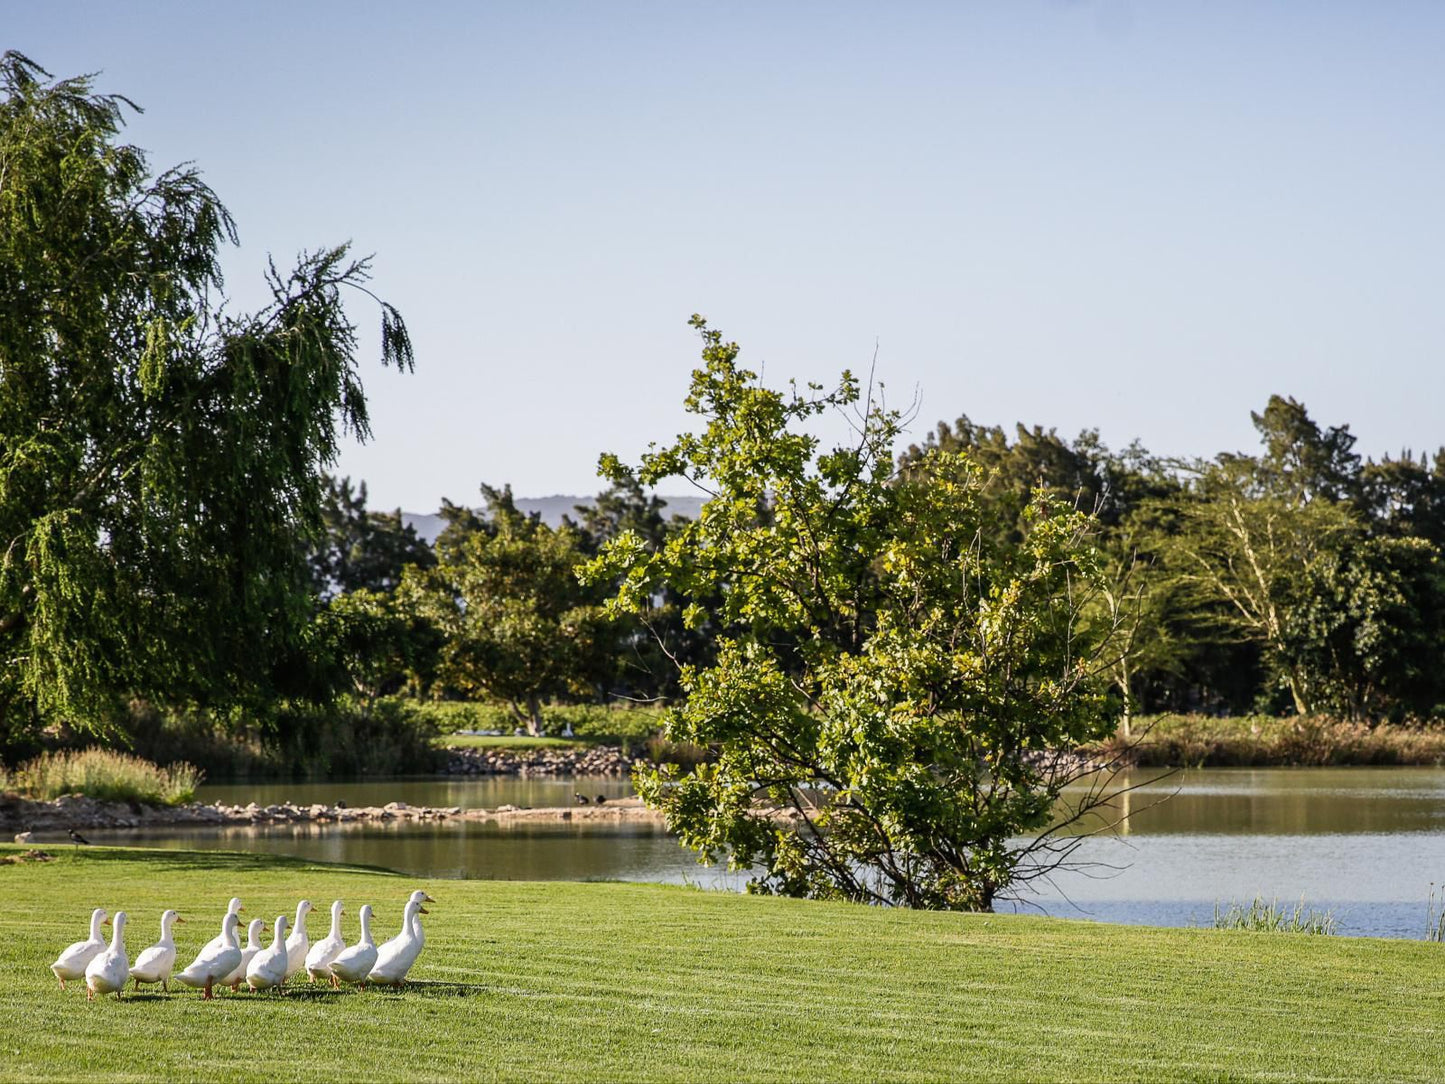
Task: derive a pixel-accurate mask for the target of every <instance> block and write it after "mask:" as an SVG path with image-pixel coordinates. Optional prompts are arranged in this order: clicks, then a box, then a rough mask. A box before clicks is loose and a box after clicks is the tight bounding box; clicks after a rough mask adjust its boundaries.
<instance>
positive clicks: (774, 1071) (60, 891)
mask: <svg viewBox="0 0 1445 1084" xmlns="http://www.w3.org/2000/svg"><path fill="white" fill-rule="evenodd" d="M19 850H21V848H17V847H3V848H0V858H3V857H4V856H5V855H6V854H13V853H17V852H18V851H19ZM52 853H56V854H57V856H58V860H57V861H55V862H49V863H44V864H37V863H26V864H20V865H0V1078H3V1079H6V1080H19V1079H77V1078H82V1077H84V1078H87V1079H96V1080H100V1079H104V1080H133V1079H134V1080H141V1079H165V1080H180V1079H206V1080H231V1079H264V1080H268V1081H278V1080H330V1081H337V1080H353V1079H376V1080H394V1079H395V1080H400V1079H504V1080H526V1079H544V1080H560V1081H567V1082H574V1081H584V1080H606V1081H624V1080H679V1079H685V1080H694V1079H722V1080H732V1079H762V1080H839V1079H851V1080H875V1079H912V1080H937V1079H942V1078H949V1079H961V1078H971V1079H990V1080H992V1079H1028V1080H1035V1079H1069V1080H1096V1079H1141V1078H1148V1079H1196V1080H1237V1079H1268V1080H1311V1079H1336V1080H1362V1079H1392V1080H1404V1079H1413V1080H1439V1079H1442V1078H1445V1043H1442V1031H1445V952H1442V949H1441V947H1440V946H1438V945H1432V944H1426V943H1423V942H1400V941H1384V940H1367V939H1344V938H1330V937H1299V936H1286V935H1278V934H1274V935H1271V934H1247V933H1230V932H1222V931H1214V930H1165V929H1152V928H1142V927H1127V926H1110V925H1103V924H1095V923H1088V922H1079V921H1066V920H1054V919H1043V918H1035V917H1018V916H975V915H946V914H921V913H910V912H905V911H884V910H876V909H868V908H862V907H855V906H848V905H833V904H820V903H807V902H801V901H794V900H775V899H763V898H756V897H745V896H737V895H727V894H713V893H706V892H699V891H695V890H689V889H684V888H672V887H663V886H653V885H628V884H567V883H519V882H503V881H433V882H429V883H424V884H419V883H418V882H417V881H416V880H415V879H414V878H409V877H402V876H399V875H396V874H391V873H387V872H384V871H378V870H370V869H357V868H348V867H342V866H320V865H314V864H307V863H305V862H302V861H298V860H289V859H284V858H271V857H264V856H252V855H230V854H220V853H210V852H207V853H188V852H176V851H146V850H138V849H121V848H115V849H110V848H100V847H94V848H82V849H73V848H68V847H67V848H56V849H52ZM415 887H425V888H426V889H428V890H429V891H430V892H431V893H432V895H434V896H435V897H436V898H437V900H438V902H437V903H436V904H435V905H434V906H432V908H431V915H430V916H429V921H428V924H427V948H426V951H425V952H424V953H423V955H422V957H421V960H420V962H419V963H418V964H417V967H416V969H415V971H414V972H413V977H414V978H415V979H416V980H418V981H417V982H416V983H415V984H414V985H413V986H412V987H411V988H409V989H407V990H406V991H404V992H402V993H399V994H397V993H388V992H382V991H376V990H371V991H366V992H354V991H350V990H348V991H344V992H340V993H336V992H332V991H330V990H329V989H312V988H309V987H306V986H304V985H303V986H302V987H299V988H297V989H295V990H293V991H292V992H291V993H290V994H288V995H287V996H285V997H271V996H254V995H244V994H243V995H240V996H235V997H233V996H230V995H229V994H225V995H222V996H221V997H220V998H219V999H218V1000H217V1001H215V1002H212V1003H203V1002H202V1001H201V999H200V996H199V994H197V993H195V992H192V991H186V992H183V993H181V992H175V991H174V990H173V992H172V993H171V994H169V995H162V994H160V993H155V994H149V993H148V994H144V995H141V996H129V995H128V996H127V997H126V998H125V1000H123V1001H116V1000H115V999H114V998H106V999H104V1000H99V999H98V1000H97V1001H96V1002H95V1003H94V1004H87V1003H86V1001H85V994H84V991H83V989H81V988H80V986H79V985H78V984H71V987H70V989H69V990H67V991H65V992H64V993H62V992H61V991H60V990H59V989H57V985H56V983H55V980H54V979H53V978H52V977H51V975H50V972H49V971H48V965H49V964H50V962H51V960H52V959H53V958H54V957H55V955H56V953H57V952H58V951H59V949H61V948H63V947H64V946H65V945H67V944H69V943H70V942H71V941H74V940H77V939H79V938H81V937H83V936H84V933H85V927H86V922H87V919H88V916H89V913H90V909H91V908H92V907H94V906H106V907H108V908H110V909H111V910H112V911H115V910H122V909H123V910H125V911H127V912H128V913H129V915H130V918H131V924H130V926H129V928H128V933H130V934H131V936H130V937H128V938H127V941H128V945H129V947H130V950H131V955H132V956H134V955H135V954H136V953H138V952H139V951H140V949H142V948H144V947H145V946H146V945H147V944H149V943H150V942H151V941H152V940H154V938H155V932H156V931H155V928H156V926H157V922H158V917H159V913H160V911H161V910H162V909H163V908H164V907H175V908H177V909H178V910H180V912H181V913H182V914H183V915H184V916H185V917H187V918H188V919H189V920H190V922H189V924H188V925H186V926H181V927H178V930H179V931H181V932H182V938H181V941H180V945H181V957H182V961H181V966H184V963H185V962H187V961H188V960H189V958H190V955H191V954H192V953H193V952H194V951H195V949H196V948H198V947H199V945H200V944H201V943H202V942H203V941H205V940H206V939H208V938H210V937H211V936H212V934H213V933H214V932H215V929H213V927H215V928H219V924H220V917H221V912H222V909H223V908H224V906H225V902H226V900H227V898H229V897H230V896H231V895H239V896H241V897H242V899H243V900H244V901H245V904H246V914H247V917H251V916H261V917H265V918H267V919H274V917H275V915H276V914H277V913H278V912H280V911H283V910H285V911H288V912H289V911H291V910H293V909H294V907H295V903H296V900H297V898H298V897H300V896H303V895H304V896H306V897H308V898H310V899H311V900H312V901H313V902H315V903H316V904H317V906H318V911H324V910H325V909H326V907H327V905H328V904H329V903H330V901H331V900H332V899H333V898H336V897H341V898H342V899H344V900H345V901H346V903H347V908H348V912H349V913H348V916H347V919H346V922H347V926H346V932H347V935H348V938H351V937H353V936H354V933H355V929H356V927H355V909H356V908H357V907H359V906H360V905H361V904H362V903H364V902H370V903H372V904H373V905H374V906H375V907H376V909H377V913H378V916H379V923H378V924H379V926H380V928H381V932H382V935H383V936H390V934H391V933H392V932H394V930H395V928H396V925H397V923H398V922H399V919H400V915H401V905H402V901H403V900H404V898H405V897H406V895H407V894H408V893H409V892H410V891H411V890H412V889H413V888H415ZM324 925H325V917H324V915H322V914H318V915H316V916H314V920H313V922H312V924H311V932H312V936H313V937H319V936H324V934H325V928H324Z"/></svg>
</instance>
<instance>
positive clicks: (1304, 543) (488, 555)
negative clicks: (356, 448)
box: [311, 396, 1445, 726]
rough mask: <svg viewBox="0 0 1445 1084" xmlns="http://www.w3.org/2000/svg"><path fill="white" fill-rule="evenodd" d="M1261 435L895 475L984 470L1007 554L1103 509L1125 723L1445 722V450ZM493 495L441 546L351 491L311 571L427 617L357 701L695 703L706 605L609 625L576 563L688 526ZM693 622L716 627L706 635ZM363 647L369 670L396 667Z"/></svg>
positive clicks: (1033, 443)
mask: <svg viewBox="0 0 1445 1084" xmlns="http://www.w3.org/2000/svg"><path fill="white" fill-rule="evenodd" d="M1253 420H1254V424H1255V427H1256V429H1257V430H1258V432H1259V435H1260V446H1259V448H1258V450H1256V451H1255V452H1254V453H1252V454H1247V453H1240V452H1227V453H1220V454H1218V455H1216V456H1214V457H1213V458H1209V459H1202V458H1201V459H1192V460H1165V459H1161V458H1159V457H1156V456H1153V455H1151V454H1149V453H1148V452H1147V451H1146V450H1145V449H1144V448H1142V447H1140V446H1139V445H1138V444H1137V443H1136V444H1133V445H1130V446H1129V447H1127V448H1125V449H1124V450H1123V451H1120V452H1115V451H1112V450H1110V449H1109V448H1108V447H1107V446H1106V445H1105V444H1104V443H1103V442H1102V441H1101V440H1100V438H1099V434H1098V433H1097V432H1096V431H1092V430H1090V431H1086V432H1084V433H1082V434H1080V435H1079V436H1078V437H1077V438H1075V439H1073V440H1069V439H1067V438H1064V437H1061V436H1060V435H1059V434H1058V433H1057V432H1055V431H1054V430H1052V429H1048V430H1046V429H1042V428H1039V427H1033V428H1028V427H1025V426H1022V425H1020V426H1018V427H1017V428H1016V429H1015V431H1014V432H1013V433H1012V434H1010V433H1008V432H1006V431H1005V430H1003V429H1002V428H999V427H994V426H984V425H979V424H977V423H975V422H973V421H971V420H970V419H969V418H968V417H966V416H964V417H960V418H958V419H957V420H956V421H954V422H952V423H949V422H941V423H939V425H938V426H937V428H936V429H935V430H934V431H933V432H932V433H930V434H929V435H928V437H927V438H926V439H925V440H924V441H922V442H920V443H917V444H914V445H912V446H910V447H909V448H907V449H906V450H905V451H903V452H902V453H901V454H900V455H899V456H898V458H897V463H896V474H895V478H894V483H895V484H898V483H899V482H900V481H901V480H904V479H907V478H909V477H910V476H911V475H913V474H915V473H917V472H919V471H920V470H921V469H922V464H923V463H924V462H925V461H926V460H927V457H928V456H929V455H930V454H931V453H934V452H940V451H942V452H950V453H953V452H957V453H962V454H963V455H965V456H966V457H967V458H968V459H969V461H970V462H972V463H973V464H974V465H975V466H976V467H977V468H978V470H979V472H980V477H981V479H982V484H981V489H980V501H981V503H982V506H983V514H982V516H981V522H982V524H983V525H984V526H983V528H982V530H984V531H986V532H988V533H989V534H990V536H991V537H989V538H988V539H987V542H988V544H989V545H990V546H991V547H994V548H996V549H1018V548H1019V547H1021V546H1024V545H1025V544H1026V542H1027V540H1028V538H1029V536H1030V534H1031V532H1032V531H1034V530H1036V527H1037V525H1036V523H1035V522H1034V521H1033V520H1032V519H1031V511H1030V510H1031V508H1032V507H1033V501H1034V500H1035V498H1036V496H1037V495H1038V493H1039V492H1040V491H1042V492H1045V493H1047V494H1049V495H1050V496H1051V497H1053V498H1056V499H1060V500H1063V501H1065V502H1066V503H1067V504H1068V505H1070V506H1071V507H1073V508H1076V509H1078V510H1079V511H1081V512H1084V513H1086V514H1088V515H1089V516H1090V518H1091V522H1092V525H1093V538H1094V543H1095V544H1096V546H1097V547H1098V549H1099V552H1100V553H1101V555H1102V556H1103V558H1104V562H1105V569H1106V572H1107V577H1108V589H1107V590H1105V591H1102V592H1101V593H1100V596H1099V598H1098V599H1097V600H1096V602H1095V603H1094V605H1095V608H1096V612H1095V613H1093V614H1092V615H1091V619H1092V620H1095V621H1096V622H1100V623H1104V622H1112V623H1114V624H1117V625H1119V626H1120V627H1122V628H1125V629H1127V630H1128V637H1129V639H1128V644H1127V647H1128V650H1127V651H1121V652H1119V654H1118V657H1117V658H1116V659H1115V660H1114V661H1113V663H1112V666H1111V669H1110V681H1111V683H1112V687H1113V693H1114V697H1115V699H1116V701H1117V706H1118V710H1119V713H1120V715H1121V717H1122V718H1123V719H1124V720H1125V725H1126V726H1127V723H1128V719H1129V718H1130V717H1131V716H1132V715H1133V714H1135V713H1157V712H1204V713H1209V714H1233V713H1244V712H1251V711H1263V712H1269V713H1287V712H1300V713H1326V714H1332V715H1336V716H1341V717H1347V718H1351V719H1360V720H1365V721H1371V722H1373V721H1379V720H1385V719H1390V720H1397V721H1398V720H1416V721H1423V720H1426V719H1430V718H1434V717H1437V716H1439V715H1440V714H1441V712H1442V711H1445V566H1442V563H1441V559H1440V555H1441V552H1442V546H1445V450H1442V451H1440V452H1438V453H1436V455H1435V456H1434V458H1433V459H1430V458H1427V457H1424V456H1415V455H1411V454H1408V453H1406V454H1402V455H1401V456H1399V457H1387V458H1384V459H1381V460H1379V461H1375V460H1369V459H1364V458H1362V457H1361V456H1360V455H1358V454H1357V453H1356V452H1355V451H1354V443H1355V438H1354V436H1353V435H1352V434H1351V433H1350V431H1349V428H1348V426H1345V425H1340V426H1331V427H1321V426H1320V425H1319V424H1318V423H1317V422H1315V421H1314V420H1313V419H1312V418H1311V417H1310V416H1309V414H1308V412H1307V411H1306V409H1305V407H1304V405H1303V404H1301V403H1299V402H1296V401H1295V400H1294V399H1290V398H1283V397H1280V396H1275V397H1273V398H1271V399H1270V401H1269V402H1268V403H1267V404H1266V405H1265V407H1264V409H1263V410H1262V411H1261V412H1259V413H1256V414H1254V415H1253ZM482 490H483V496H484V498H485V501H486V503H485V506H484V507H483V508H482V509H480V510H473V509H470V508H467V507H464V506H462V505H454V504H451V503H450V502H448V503H447V504H446V505H445V506H444V507H443V509H442V514H443V517H444V518H445V520H446V522H447V527H446V529H445V530H444V531H443V533H442V535H441V537H440V538H439V539H438V544H437V546H436V547H435V550H434V551H433V549H432V548H431V547H428V546H427V545H426V543H425V542H423V541H422V540H420V539H418V538H417V537H416V536H415V534H414V532H412V531H410V529H409V528H405V527H403V526H402V523H401V517H400V514H399V513H391V514H387V515H383V514H380V513H376V512H373V511H368V510H367V509H366V508H365V491H364V487H363V489H362V490H361V492H360V494H359V495H358V494H357V493H356V492H354V491H353V490H352V488H351V486H350V484H349V482H343V483H333V484H332V488H331V490H330V499H329V505H328V509H327V511H326V513H325V522H326V524H327V535H326V539H327V541H326V545H325V546H323V547H322V548H321V549H320V550H318V551H317V552H315V553H314V554H313V556H312V560H311V564H312V567H313V568H314V569H317V570H318V574H319V576H320V578H319V579H318V582H317V590H318V593H320V594H322V595H327V594H330V593H333V592H335V591H337V590H338V589H339V590H340V592H341V593H340V594H339V595H338V597H337V598H336V599H335V600H334V601H333V604H332V611H333V613H336V614H349V615H352V616H353V617H354V616H355V612H356V611H358V610H359V609H362V608H370V609H371V610H374V611H375V612H376V613H378V614H380V613H383V612H385V613H387V614H391V615H392V616H391V618H390V620H392V621H403V619H402V618H401V617H400V616H398V615H400V614H406V615H408V616H407V617H406V618H405V619H404V622H405V623H406V627H407V628H410V629H411V630H412V642H413V643H414V644H415V645H416V650H414V651H411V652H410V653H409V654H408V653H405V652H401V651H399V650H398V649H397V646H396V645H397V644H398V643H399V636H398V630H399V629H400V628H401V626H400V625H387V626H385V630H386V631H385V633H384V634H379V636H378V642H379V643H383V644H386V645H388V647H387V648H386V654H387V657H388V658H389V659H390V660H391V662H390V670H389V671H387V668H386V667H385V666H382V667H381V670H382V671H385V672H386V673H387V676H386V678H385V680H382V681H376V680H374V679H358V685H359V686H365V687H367V688H369V689H371V690H372V691H381V690H400V689H403V688H409V689H413V690H416V691H418V692H425V693H426V694H428V695H440V696H477V695H483V696H491V697H496V698H500V699H502V700H505V701H507V702H510V703H513V704H514V705H516V707H517V711H518V719H519V721H525V722H527V723H528V724H529V725H533V726H535V725H536V724H537V720H538V713H539V707H540V704H541V703H542V702H544V701H546V700H548V699H552V698H558V699H584V700H608V699H616V698H627V699H635V700H641V701H652V700H667V699H670V698H675V697H676V696H677V694H678V691H679V688H678V679H677V675H678V668H679V666H680V665H689V664H693V665H696V664H702V663H706V662H708V661H710V660H711V652H712V649H713V648H712V645H713V643H714V641H715V640H716V638H717V637H718V636H719V635H721V634H723V633H724V632H725V631H726V630H725V628H724V627H722V626H720V625H719V624H718V619H717V618H716V616H715V614H716V612H717V607H715V606H712V605H709V604H708V600H706V599H697V598H693V597H689V596H688V595H686V594H682V593H679V592H678V591H677V590H676V588H675V587H673V586H671V585H669V586H667V587H665V588H660V589H659V591H658V593H657V595H656V597H655V598H653V599H651V600H650V604H649V605H648V606H647V607H646V608H645V609H642V610H640V611H639V612H638V613H635V614H632V615H630V616H628V617H626V618H621V617H618V616H616V615H613V616H611V617H608V616H606V615H604V614H603V612H602V604H603V602H604V601H605V599H606V597H607V596H608V591H607V590H603V589H601V588H600V587H598V586H592V587H584V586H582V585H580V584H579V583H578V582H577V579H576V576H575V574H574V572H575V569H576V568H577V567H578V566H580V565H581V563H582V562H583V561H584V560H585V559H587V558H588V557H590V556H592V555H593V554H595V553H597V552H598V551H599V549H601V548H602V547H603V546H604V545H605V544H606V543H608V542H609V541H611V540H613V539H616V538H618V537H619V536H620V535H622V534H623V533H624V532H629V531H630V532H632V533H633V534H634V535H635V536H636V538H637V539H638V540H639V542H640V544H641V545H643V546H645V547H647V548H649V549H651V550H653V551H660V550H661V549H663V548H664V547H665V546H666V544H667V542H668V540H669V539H670V538H674V537H676V536H677V534H678V533H679V532H680V531H683V530H684V529H686V527H687V521H685V520H683V519H682V518H681V517H677V518H673V519H669V518H667V514H666V513H667V510H666V506H665V504H664V503H663V501H662V500H660V499H659V498H658V497H656V496H653V495H650V494H649V493H648V492H647V491H645V490H644V488H643V487H642V486H641V485H640V484H639V482H638V481H637V479H636V478H632V477H621V478H620V479H619V480H618V481H617V483H616V484H614V485H613V486H612V487H611V488H609V489H607V490H606V491H604V492H603V493H601V494H599V496H598V497H597V499H596V501H595V503H594V504H592V505H587V506H579V508H578V509H577V517H576V519H575V520H571V519H569V520H568V521H567V522H565V523H564V524H563V525H562V526H560V527H557V528H553V527H549V526H547V525H546V524H544V523H542V522H541V521H540V519H539V518H538V517H537V516H535V515H532V516H528V515H524V514H523V513H521V512H519V511H518V510H517V509H516V507H515V505H514V503H513V501H512V496H511V492H510V489H507V488H503V489H500V490H499V489H493V488H492V487H490V486H483V487H482ZM775 500H776V495H775V494H772V493H768V492H762V493H759V494H757V495H756V500H755V505H756V506H755V507H754V508H753V509H752V511H751V512H750V514H753V515H756V516H757V517H758V518H759V519H760V521H761V520H766V518H767V517H768V516H769V515H770V514H771V508H772V505H773V503H774V502H775ZM604 586H605V585H604ZM700 603H701V605H699V604H700ZM690 608H693V609H695V610H697V611H698V612H700V613H702V612H705V613H707V614H708V615H709V617H708V618H707V619H706V620H704V621H703V622H702V623H700V624H697V625H690V624H689V622H688V621H687V620H685V619H684V618H685V615H686V613H687V612H688V611H689V609H690ZM382 627H383V626H378V629H380V628H382ZM422 630H424V631H422ZM359 644H360V641H358V645H359ZM364 655H365V653H364V652H362V653H360V654H357V655H355V656H353V657H354V659H355V662H354V663H353V665H354V666H359V667H361V668H362V669H363V670H365V671H366V672H368V673H373V674H374V673H377V672H378V669H377V668H378V662H377V660H376V659H375V658H372V659H369V660H367V661H363V657H364Z"/></svg>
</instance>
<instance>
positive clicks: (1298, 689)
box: [1289, 669, 1310, 715]
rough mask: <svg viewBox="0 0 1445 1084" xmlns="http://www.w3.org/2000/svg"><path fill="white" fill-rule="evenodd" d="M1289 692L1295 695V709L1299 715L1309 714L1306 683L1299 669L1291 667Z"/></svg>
mask: <svg viewBox="0 0 1445 1084" xmlns="http://www.w3.org/2000/svg"><path fill="white" fill-rule="evenodd" d="M1289 694H1290V696H1292V697H1294V710H1295V712H1296V713H1297V714H1299V715H1308V714H1309V713H1310V706H1309V704H1308V703H1307V702H1306V701H1305V683H1304V681H1303V679H1301V677H1300V675H1299V671H1298V670H1294V669H1291V670H1290V673H1289Z"/></svg>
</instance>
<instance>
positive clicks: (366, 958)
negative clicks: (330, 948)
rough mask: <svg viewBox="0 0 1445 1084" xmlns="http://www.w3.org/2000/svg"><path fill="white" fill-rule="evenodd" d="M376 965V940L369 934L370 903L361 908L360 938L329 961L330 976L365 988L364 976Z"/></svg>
mask: <svg viewBox="0 0 1445 1084" xmlns="http://www.w3.org/2000/svg"><path fill="white" fill-rule="evenodd" d="M375 966H376V942H375V941H374V940H373V939H372V936H371V904H369V903H368V904H364V905H363V906H362V908H361V940H360V941H358V942H356V944H354V945H352V946H351V947H350V948H349V949H343V950H342V951H341V954H340V955H339V956H337V957H336V959H334V960H332V961H331V978H332V981H333V982H335V981H336V980H337V979H340V980H341V981H342V982H359V983H361V986H362V988H363V989H365V988H366V976H368V975H370V974H371V969H372V968H373V967H375Z"/></svg>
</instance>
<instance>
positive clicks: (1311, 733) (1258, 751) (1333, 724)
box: [1084, 715, 1445, 768]
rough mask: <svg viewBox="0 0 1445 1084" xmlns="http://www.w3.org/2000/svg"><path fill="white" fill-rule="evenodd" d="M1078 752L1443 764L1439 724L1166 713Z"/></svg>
mask: <svg viewBox="0 0 1445 1084" xmlns="http://www.w3.org/2000/svg"><path fill="white" fill-rule="evenodd" d="M1084 751H1085V752H1086V753H1089V754H1091V755H1094V756H1096V757H1098V758H1099V759H1103V760H1112V761H1123V762H1127V763H1130V764H1134V765H1136V766H1138V767H1141V768H1156V767H1182V768H1246V767H1248V768H1273V767H1305V766H1307V767H1331V766H1336V765H1347V764H1348V765H1434V766H1438V765H1442V764H1445V726H1441V725H1439V724H1438V723H1437V724H1432V725H1423V724H1422V725H1415V726H1410V725H1405V724H1400V723H1378V724H1376V725H1374V726H1371V725H1369V724H1367V723H1362V722H1354V721H1350V720H1343V719H1331V718H1329V717H1327V716H1321V715H1312V716H1287V717H1284V718H1277V717H1273V716H1265V715H1251V716H1236V717H1232V718H1214V717H1212V716H1204V715H1165V716H1157V717H1153V718H1144V719H1139V720H1137V729H1136V732H1135V737H1134V740H1126V739H1124V738H1122V737H1115V738H1112V739H1110V740H1107V741H1104V742H1100V743H1098V744H1097V745H1094V746H1090V747H1089V748H1087V749H1086V750H1084Z"/></svg>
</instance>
